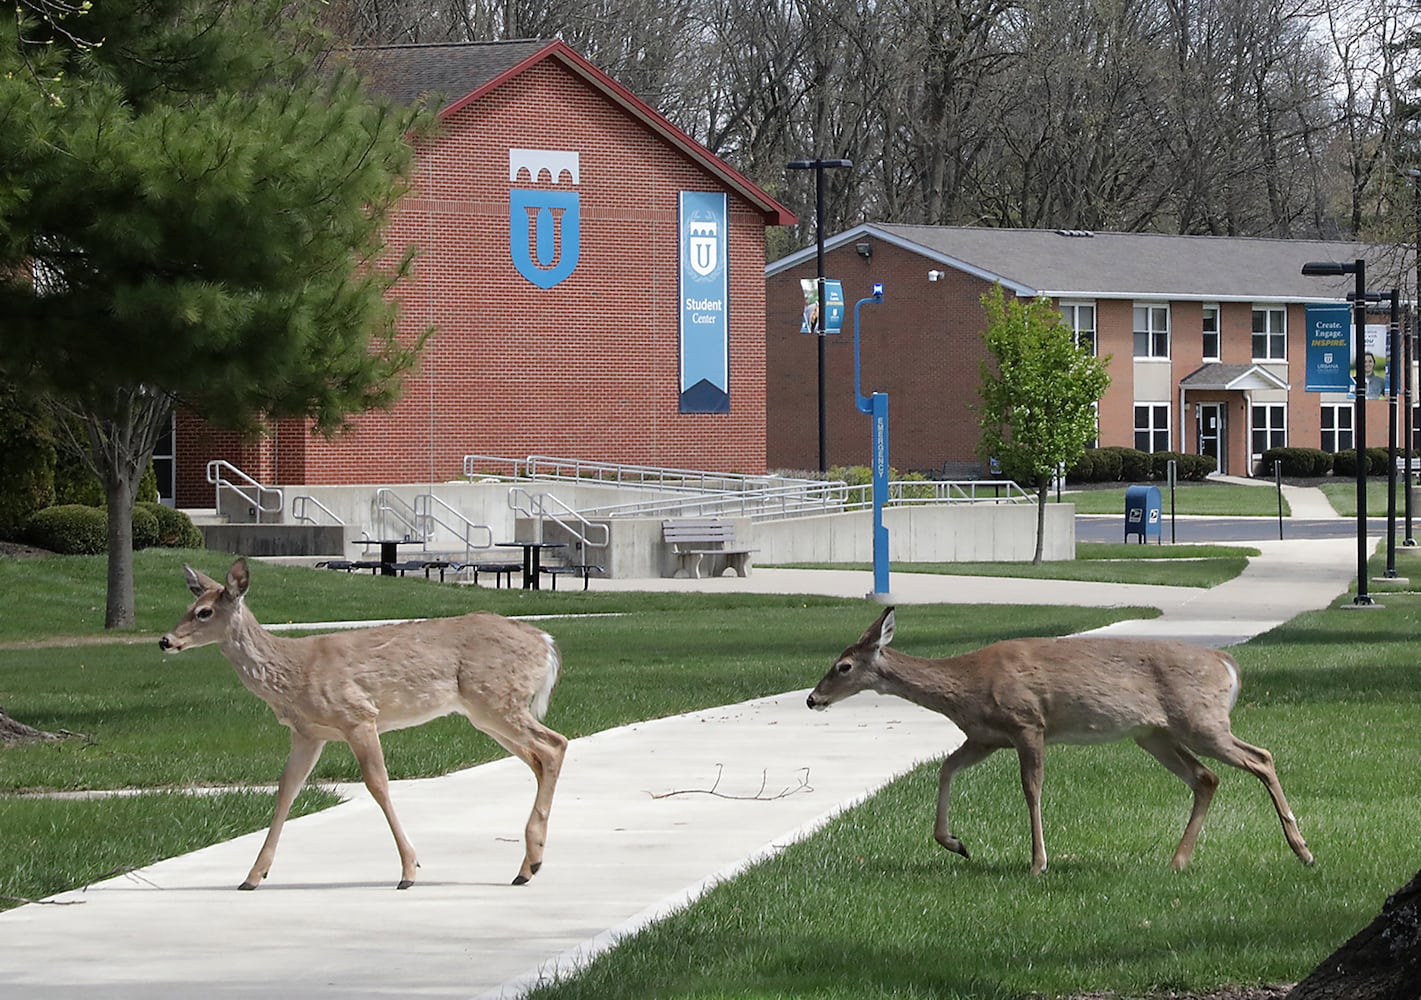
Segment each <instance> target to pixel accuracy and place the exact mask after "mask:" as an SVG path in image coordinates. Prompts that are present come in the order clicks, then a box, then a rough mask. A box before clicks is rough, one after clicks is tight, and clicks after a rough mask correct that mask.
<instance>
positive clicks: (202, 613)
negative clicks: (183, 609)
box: [194, 608, 212, 622]
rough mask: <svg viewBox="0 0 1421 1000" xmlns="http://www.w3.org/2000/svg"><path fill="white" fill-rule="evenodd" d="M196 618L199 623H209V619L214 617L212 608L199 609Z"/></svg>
mask: <svg viewBox="0 0 1421 1000" xmlns="http://www.w3.org/2000/svg"><path fill="white" fill-rule="evenodd" d="M194 617H195V618H196V619H197V620H198V621H200V622H205V621H207V619H209V618H211V617H212V609H211V608H198V609H197V614H196V615H194Z"/></svg>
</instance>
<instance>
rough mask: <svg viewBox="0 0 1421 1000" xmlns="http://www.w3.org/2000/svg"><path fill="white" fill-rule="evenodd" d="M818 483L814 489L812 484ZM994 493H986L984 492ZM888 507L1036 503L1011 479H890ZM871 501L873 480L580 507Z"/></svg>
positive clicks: (767, 511)
mask: <svg viewBox="0 0 1421 1000" xmlns="http://www.w3.org/2000/svg"><path fill="white" fill-rule="evenodd" d="M816 487H817V488H816ZM988 490H991V491H992V495H991V496H987V495H986V491H988ZM886 503H887V505H888V506H890V507H908V506H928V505H941V504H950V505H956V504H980V503H997V504H1000V503H1011V504H1019V503H1035V499H1034V498H1033V497H1032V496H1031V495H1030V494H1028V493H1027V492H1026V491H1024V490H1023V489H1022V488H1021V487H1020V486H1018V485H1017V484H1016V483H1015V482H1013V481H1011V480H1008V479H1002V480H992V481H979V480H918V479H904V480H893V481H891V482H890V483H889V484H888V496H887V498H886ZM872 506H873V487H872V485H871V484H867V483H865V484H863V485H859V486H849V485H847V484H845V483H842V482H834V483H814V484H812V487H811V488H796V489H788V488H787V489H784V490H766V491H762V492H760V493H705V494H700V495H697V496H688V497H669V498H663V499H660V500H651V501H642V502H638V503H626V504H616V505H613V506H609V507H599V508H594V509H590V510H584V511H583V512H582V513H583V514H584V515H587V516H595V517H608V518H614V517H671V516H679V517H697V516H699V517H734V516H738V517H748V518H750V519H752V520H756V521H771V520H789V519H791V518H795V517H807V516H813V515H817V514H837V513H843V512H845V511H853V510H865V509H868V508H870V507H872Z"/></svg>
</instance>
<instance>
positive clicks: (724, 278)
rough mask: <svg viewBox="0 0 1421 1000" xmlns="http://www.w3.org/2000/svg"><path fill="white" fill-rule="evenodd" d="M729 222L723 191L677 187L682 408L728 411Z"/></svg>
mask: <svg viewBox="0 0 1421 1000" xmlns="http://www.w3.org/2000/svg"><path fill="white" fill-rule="evenodd" d="M728 222H729V219H728V217H727V212H726V202H725V193H724V192H718V193H717V192H708V191H682V192H681V215H680V240H681V394H680V412H682V413H729V412H730V321H729V315H728V312H727V305H728V301H727V300H728V298H729V288H730V281H729V275H730V271H729V268H728V267H727V261H726V243H727V240H726V230H727V228H728V225H727V224H728Z"/></svg>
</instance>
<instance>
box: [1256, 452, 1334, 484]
mask: <svg viewBox="0 0 1421 1000" xmlns="http://www.w3.org/2000/svg"><path fill="white" fill-rule="evenodd" d="M1274 462H1281V463H1282V473H1283V475H1284V476H1287V477H1289V478H1292V479H1299V478H1311V477H1314V476H1325V475H1327V474H1328V473H1329V472H1331V471H1332V464H1333V458H1332V456H1331V455H1330V454H1328V453H1327V452H1325V451H1323V450H1322V449H1321V448H1269V449H1268V450H1267V451H1265V452H1264V453H1263V456H1262V458H1260V459H1259V462H1258V472H1259V475H1263V476H1271V475H1273V463H1274Z"/></svg>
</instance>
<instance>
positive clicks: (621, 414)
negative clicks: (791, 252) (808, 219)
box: [178, 60, 765, 506]
mask: <svg viewBox="0 0 1421 1000" xmlns="http://www.w3.org/2000/svg"><path fill="white" fill-rule="evenodd" d="M510 148H527V149H539V150H559V151H575V152H577V153H578V154H579V167H580V183H579V184H578V185H577V188H576V190H577V191H578V192H579V194H580V196H581V219H582V234H581V253H580V259H579V262H578V264H577V267H576V269H575V270H574V271H573V273H572V274H571V275H570V276H569V277H568V278H566V279H565V280H564V281H563V282H561V283H560V284H558V285H555V286H554V287H553V288H551V289H546V290H544V289H540V288H537V287H536V286H534V285H532V284H531V283H530V282H528V281H527V280H526V279H524V278H523V277H522V276H521V275H520V274H519V273H518V272H517V270H516V269H515V268H514V266H513V263H512V261H511V259H510V254H509V229H508V227H509V218H508V217H509V194H508V192H509V188H510V187H529V186H535V185H530V184H529V183H528V182H527V180H526V177H525V178H524V179H522V180H520V181H519V182H515V183H512V184H510V182H509V179H508V151H509V149H510ZM418 160H419V165H418V173H417V176H416V187H417V191H416V193H415V194H413V195H412V196H411V197H409V198H408V199H406V201H405V203H404V204H403V205H402V206H401V208H400V210H399V212H398V214H397V216H396V217H395V219H394V220H393V222H392V224H391V227H390V230H389V240H390V243H391V244H392V246H395V247H402V246H404V245H406V244H409V243H413V244H415V245H417V246H418V248H419V256H418V257H417V258H416V261H415V265H414V271H413V274H412V276H411V277H410V278H409V279H408V280H407V281H406V282H405V283H404V284H403V285H402V286H401V288H400V289H399V290H398V294H399V297H400V300H401V302H402V305H403V313H402V319H401V325H402V329H404V330H405V331H407V333H408V334H409V335H411V336H412V335H413V334H414V331H417V330H418V329H421V328H423V327H425V326H427V325H430V324H433V325H434V326H435V327H436V328H437V330H436V332H435V334H434V335H433V336H432V337H431V338H430V340H429V341H428V342H427V345H426V347H425V350H424V353H423V356H422V359H421V362H420V366H419V369H418V371H417V372H416V373H415V374H413V375H411V376H410V377H408V378H407V379H406V382H405V390H404V394H403V396H402V398H401V400H400V402H399V403H398V404H397V405H396V406H395V407H394V409H392V410H390V411H388V412H384V413H368V414H363V415H360V416H359V417H358V418H357V419H356V420H355V421H354V426H353V428H352V429H351V430H350V431H349V432H348V433H346V434H344V435H342V436H340V437H339V438H337V439H336V440H335V441H333V442H332V441H326V440H324V439H322V438H318V437H311V436H310V435H309V434H308V433H306V432H305V430H304V429H303V428H302V427H301V426H300V424H299V423H298V422H294V421H291V422H284V423H282V424H281V426H280V427H279V428H277V431H276V433H275V434H274V436H273V438H268V448H269V450H270V453H269V454H257V453H254V452H253V451H252V449H251V447H250V446H241V445H239V444H238V443H237V442H235V441H234V440H232V439H231V438H229V437H224V436H221V435H214V434H211V433H210V432H205V431H203V430H201V429H200V428H199V427H197V426H195V425H194V423H193V422H192V421H191V420H183V421H180V424H179V435H178V463H179V474H178V475H179V486H178V490H179V493H178V503H179V504H180V505H184V506H186V505H189V504H201V505H204V506H205V505H208V504H210V503H211V500H210V498H209V497H208V492H209V488H208V487H207V486H206V485H205V483H203V484H202V486H201V491H202V495H201V496H195V495H194V494H193V492H192V491H193V490H194V489H196V488H197V487H195V486H194V483H195V482H196V483H201V482H202V468H203V467H204V466H205V464H206V462H207V461H208V460H209V459H212V458H219V457H220V458H229V459H230V460H233V461H236V462H237V464H239V465H242V466H243V468H244V469H247V471H248V472H249V473H250V474H252V475H255V476H257V478H259V479H262V480H263V481H264V482H270V483H273V484H280V485H291V484H299V483H313V484H314V483H372V484H373V483H395V482H427V481H442V480H447V479H452V478H456V477H458V476H459V475H460V474H461V472H462V456H464V455H465V454H471V453H472V454H487V455H496V456H503V457H522V456H526V455H529V454H547V455H554V456H559V457H571V458H584V459H593V460H604V461H612V462H630V463H638V464H647V465H669V466H679V467H690V468H701V469H709V470H719V471H743V472H762V471H764V469H765V381H764V372H765V347H764V336H763V331H764V318H765V285H764V227H765V220H764V217H763V216H762V215H761V214H759V213H758V212H757V211H755V209H754V208H753V206H752V205H750V204H749V203H748V202H746V201H744V200H743V199H741V198H739V197H737V196H736V195H735V194H734V193H733V192H730V193H729V199H728V204H729V210H730V216H731V224H730V232H729V236H728V256H729V266H730V294H729V307H728V313H729V328H730V347H729V360H730V412H729V413H724V414H681V413H678V412H677V402H678V395H679V370H680V369H679V359H680V342H679V322H680V312H679V301H680V299H679V281H678V276H679V243H678V226H677V221H678V196H679V192H681V191H682V190H694V191H719V190H724V188H723V186H722V185H721V183H720V182H719V181H718V179H717V178H715V177H714V176H713V175H711V174H709V173H707V172H706V171H705V170H704V169H703V168H702V167H701V166H700V165H699V164H697V163H696V162H695V161H693V160H691V159H690V158H688V157H686V156H685V155H683V154H682V153H680V152H679V151H677V150H676V149H674V148H673V147H671V146H669V145H667V144H666V143H665V142H663V141H662V140H661V139H660V138H659V137H658V136H657V135H656V134H655V133H653V132H651V131H650V130H648V129H647V128H645V127H644V126H643V125H641V124H640V123H639V122H637V121H636V120H635V119H633V118H631V117H630V116H629V115H627V114H626V113H625V112H624V111H623V110H622V109H621V108H620V107H619V106H618V105H616V104H614V103H612V102H610V101H608V100H607V99H606V98H604V97H603V96H602V95H601V94H600V93H598V92H596V91H594V90H592V89H590V88H589V87H588V86H587V85H586V84H585V83H583V82H582V81H581V79H580V78H578V77H576V76H574V75H573V74H571V73H570V72H568V71H567V70H565V69H564V68H562V67H561V66H560V65H558V64H556V63H555V62H553V61H551V60H549V61H546V62H543V63H540V64H538V65H536V66H534V67H533V68H531V69H530V70H528V71H527V72H525V73H523V74H521V75H520V76H518V77H516V78H514V79H512V80H510V81H509V82H507V83H505V84H504V85H503V86H501V87H499V88H498V89H497V90H495V91H494V92H492V93H491V94H489V95H487V96H485V97H484V98H483V99H481V100H479V101H476V102H474V103H472V104H470V105H468V106H466V107H465V108H463V109H462V110H461V111H459V112H458V113H457V114H455V115H453V116H452V117H451V118H450V119H449V120H448V121H446V122H445V127H444V129H443V131H442V133H441V134H440V135H439V136H438V137H436V138H435V139H433V140H432V141H431V142H429V143H428V144H427V145H426V146H424V147H422V148H421V151H420V155H419V158H418ZM234 454H236V455H240V456H241V458H242V460H240V461H239V460H237V459H231V455H234ZM255 461H260V462H262V463H264V465H263V467H262V468H261V469H260V470H253V469H251V468H248V464H250V463H252V462H255ZM264 477H273V478H264Z"/></svg>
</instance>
